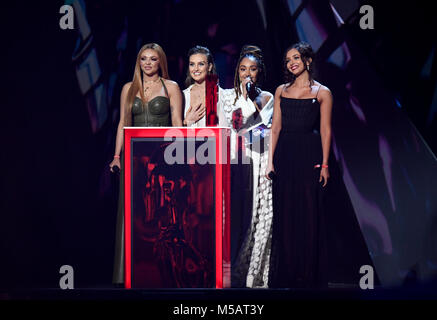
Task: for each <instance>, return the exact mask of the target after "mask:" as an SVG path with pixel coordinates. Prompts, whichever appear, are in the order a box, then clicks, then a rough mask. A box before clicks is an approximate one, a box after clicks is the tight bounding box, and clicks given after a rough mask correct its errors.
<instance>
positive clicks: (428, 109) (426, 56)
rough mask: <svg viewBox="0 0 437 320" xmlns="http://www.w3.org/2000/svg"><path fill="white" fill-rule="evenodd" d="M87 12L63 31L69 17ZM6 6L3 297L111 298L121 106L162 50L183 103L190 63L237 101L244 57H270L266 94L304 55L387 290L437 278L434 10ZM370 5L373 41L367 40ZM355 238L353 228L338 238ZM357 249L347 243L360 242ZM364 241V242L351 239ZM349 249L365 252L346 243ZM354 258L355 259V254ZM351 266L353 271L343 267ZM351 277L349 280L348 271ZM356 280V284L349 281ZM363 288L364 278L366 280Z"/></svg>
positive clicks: (327, 5)
mask: <svg viewBox="0 0 437 320" xmlns="http://www.w3.org/2000/svg"><path fill="white" fill-rule="evenodd" d="M65 3H67V4H69V3H71V4H73V5H74V8H75V16H76V20H75V29H74V30H62V29H61V28H60V26H59V20H60V18H61V17H62V14H60V13H59V8H60V7H61V6H62V5H63V4H65ZM65 3H64V1H51V2H46V1H38V2H37V1H33V2H28V3H24V2H22V1H19V2H12V1H11V2H2V4H1V6H2V8H1V10H0V12H1V19H0V23H1V30H2V37H1V41H2V50H1V62H2V66H1V69H2V72H1V74H2V103H1V104H2V109H1V110H2V117H1V119H2V120H3V121H2V125H1V126H0V130H1V131H2V132H1V138H2V142H1V147H2V151H1V163H2V166H1V168H2V173H1V177H2V178H1V198H2V199H1V204H0V205H1V208H0V212H1V216H0V219H1V222H0V238H1V241H0V244H1V247H0V250H1V251H0V254H1V260H0V292H4V294H3V296H5V297H7V296H8V294H9V293H10V292H12V291H13V290H16V289H23V288H59V278H60V274H59V268H60V267H61V266H62V265H71V266H73V268H74V270H75V287H76V288H91V287H110V286H111V277H112V266H113V252H114V250H113V248H114V238H115V219H116V208H117V193H118V179H117V177H116V176H114V175H111V174H110V173H109V170H108V164H109V162H110V161H111V159H112V156H113V152H114V140H115V133H116V127H117V123H118V119H119V109H118V108H119V97H120V91H121V87H122V85H123V84H124V83H126V82H128V81H131V79H132V76H133V69H134V63H135V58H136V54H137V52H138V49H139V48H140V47H141V46H142V45H143V44H145V43H149V42H157V43H159V44H160V45H161V46H162V47H163V48H164V50H165V52H166V54H167V58H168V63H169V71H170V76H171V78H172V79H173V80H175V81H177V82H178V83H179V86H180V87H181V89H184V84H183V80H184V79H185V73H186V60H187V59H186V53H187V51H188V49H189V48H191V47H192V46H194V45H196V44H200V45H204V46H207V47H209V48H210V49H211V50H212V52H213V53H214V56H215V59H216V63H217V68H218V71H219V77H220V85H221V86H222V87H224V88H230V87H231V86H232V81H233V73H234V70H235V62H236V59H237V57H238V53H239V50H240V48H241V47H242V46H243V45H244V44H256V45H259V46H260V47H261V48H262V49H263V51H264V53H265V57H266V67H267V79H266V81H265V84H264V86H263V88H264V89H265V90H268V91H270V92H274V90H275V88H276V86H278V85H279V84H281V83H282V81H283V79H282V57H283V54H284V51H285V49H286V48H287V47H288V46H289V45H290V44H292V43H294V42H297V41H299V40H306V41H308V42H310V44H311V45H312V46H313V47H314V49H315V50H316V51H317V54H318V61H317V62H318V77H317V78H316V79H318V80H320V81H321V82H322V83H324V84H326V85H327V86H328V87H329V88H330V89H331V90H332V92H333V95H334V101H335V102H334V114H333V130H334V145H333V152H334V154H335V158H336V159H337V161H338V164H339V170H340V171H339V176H341V177H343V179H344V187H345V189H347V194H348V197H349V198H348V199H345V203H344V207H345V211H348V210H349V211H352V212H354V214H355V217H356V219H357V221H358V223H359V225H360V230H361V232H362V234H363V237H364V240H365V242H366V246H367V248H368V251H369V254H370V256H371V258H372V261H373V263H374V265H375V268H376V272H377V274H378V277H379V278H380V280H381V283H382V284H384V285H389V286H391V285H395V286H399V285H402V284H405V282H406V281H407V280H408V279H413V281H414V280H415V279H418V280H426V281H428V280H430V279H433V278H434V277H435V274H436V270H437V259H436V255H437V253H436V252H437V250H436V249H437V241H436V238H435V235H436V234H437V204H436V199H437V194H436V192H437V185H436V182H435V181H436V178H437V170H436V169H437V165H436V163H437V162H436V158H435V156H434V154H435V153H436V152H437V134H436V133H437V130H436V127H437V120H436V119H437V117H436V114H437V61H436V41H435V39H436V38H435V36H434V32H435V30H436V19H435V14H434V11H433V10H431V7H430V6H431V5H430V4H428V3H426V4H425V3H421V4H420V5H418V4H417V5H415V4H409V5H408V6H406V5H403V4H401V3H400V2H397V1H348V0H337V1H331V2H328V1H323V0H320V1H293V0H289V1H285V0H272V1H228V0H222V1H194V0H193V1H188V0H172V1H171V0H168V1H115V0H106V1H103V0H96V1H66V2H65ZM363 4H370V5H371V6H372V7H373V9H374V13H375V29H373V30H362V29H360V27H359V19H360V14H359V8H360V6H361V5H363ZM336 227H337V228H338V229H339V232H341V233H343V234H344V235H348V226H347V225H346V226H341V225H336ZM348 236H349V235H348ZM350 236H352V237H353V236H356V235H350ZM336 246H337V248H339V249H344V250H346V251H345V252H353V248H351V247H348V246H347V244H346V243H344V242H341V243H337V244H336ZM345 256H347V254H345ZM345 260H347V258H345ZM348 272H351V271H348ZM353 272H355V271H353ZM356 272H358V271H356Z"/></svg>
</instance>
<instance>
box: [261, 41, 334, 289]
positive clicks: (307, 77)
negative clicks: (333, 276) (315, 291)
mask: <svg viewBox="0 0 437 320" xmlns="http://www.w3.org/2000/svg"><path fill="white" fill-rule="evenodd" d="M313 61H314V52H313V50H312V48H311V46H310V45H309V44H307V43H304V42H300V43H297V44H295V45H293V46H291V47H290V48H289V49H288V50H287V51H286V54H285V61H284V66H285V74H286V81H287V83H285V84H282V85H280V86H279V87H278V88H277V89H276V93H275V100H274V101H275V104H274V111H273V123H272V129H271V134H270V153H269V162H268V167H267V171H266V173H267V174H269V173H271V172H273V173H274V174H270V177H274V178H273V212H274V213H273V236H272V256H271V267H270V276H269V287H271V288H296V287H307V288H308V287H313V288H314V287H324V286H326V285H327V277H326V273H327V250H326V230H325V229H326V223H325V221H324V219H325V217H324V212H323V193H324V188H325V186H326V184H327V182H328V179H329V169H328V158H329V151H330V146H331V112H332V95H331V92H330V90H329V89H328V88H327V87H325V86H323V85H322V84H320V83H319V82H317V81H315V80H314V79H313V76H312V73H313V72H312V71H313Z"/></svg>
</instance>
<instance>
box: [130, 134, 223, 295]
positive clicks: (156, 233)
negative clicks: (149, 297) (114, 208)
mask: <svg viewBox="0 0 437 320" xmlns="http://www.w3.org/2000/svg"><path fill="white" fill-rule="evenodd" d="M227 135H229V132H228V130H227V129H220V128H203V129H202V128H196V129H188V128H125V253H126V254H125V255H126V256H125V261H126V265H125V286H126V287H127V288H131V287H132V288H222V287H223V283H224V282H225V283H227V282H229V281H228V280H226V279H225V280H224V277H225V278H226V277H228V272H226V271H225V272H223V270H224V268H225V269H226V266H227V265H228V263H227V261H226V260H227V257H228V256H229V255H228V252H227V251H228V250H229V248H228V247H229V245H228V241H227V240H226V238H227V237H228V236H229V231H228V230H227V229H228V228H227V227H226V226H227V225H228V224H227V223H223V222H224V217H225V211H226V208H227V207H228V205H227V203H226V199H229V197H228V193H229V187H228V184H229V183H228V181H229V176H228V171H229V162H228V161H226V160H227V154H229V152H227V150H226V148H229V146H228V143H227V139H226V136H227ZM223 147H224V148H225V149H223ZM228 215H229V213H228ZM223 259H225V261H223Z"/></svg>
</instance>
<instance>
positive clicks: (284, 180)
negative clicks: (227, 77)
mask: <svg viewBox="0 0 437 320" xmlns="http://www.w3.org/2000/svg"><path fill="white" fill-rule="evenodd" d="M263 60H264V59H263V54H262V52H261V49H260V48H258V47H256V46H245V47H243V49H242V50H241V53H240V56H239V59H238V62H237V66H236V70H235V78H234V88H232V89H222V88H219V90H218V93H219V94H218V104H217V117H218V125H219V126H225V127H230V128H231V163H235V164H233V165H232V166H231V171H232V174H231V210H232V218H231V255H232V261H231V262H232V287H264V288H267V287H315V286H325V285H326V277H325V274H326V272H324V271H325V270H327V268H326V255H327V253H326V247H325V243H326V241H325V236H326V233H325V222H324V220H325V217H324V214H323V188H324V187H325V186H326V183H327V181H328V179H329V169H328V158H329V150H330V145H331V111H332V96H331V93H330V91H329V89H328V88H326V87H325V86H323V85H322V84H320V83H319V82H317V81H315V80H314V79H313V61H314V53H313V51H312V49H311V47H310V46H309V45H308V44H306V43H298V44H295V45H294V46H292V47H290V48H289V49H288V50H287V51H286V53H285V59H284V67H285V73H286V74H285V77H286V83H285V84H282V85H280V86H279V87H278V88H277V90H276V93H275V96H273V95H272V94H271V93H269V92H267V91H263V90H261V88H260V85H261V83H262V80H263V78H264V77H265V66H264V62H263ZM211 74H216V70H215V64H214V60H213V57H212V54H211V52H210V51H209V50H208V49H207V48H205V47H201V46H196V47H194V48H192V49H190V51H189V53H188V70H187V79H186V85H187V88H186V89H185V90H184V91H183V95H182V94H181V91H180V90H179V87H178V85H177V84H176V83H175V82H173V81H171V80H169V77H168V72H167V62H166V57H165V53H164V52H163V50H162V48H161V47H160V46H159V45H157V44H148V45H145V46H144V47H143V48H141V50H140V52H139V53H138V57H137V63H136V67H135V73H134V78H133V81H132V82H129V83H127V84H126V85H125V86H124V87H123V90H122V93H121V101H120V123H119V126H118V130H117V138H116V146H115V155H114V160H113V161H112V162H111V164H110V168H111V171H112V170H113V168H114V166H116V167H118V168H120V169H122V166H121V163H120V156H121V155H122V154H121V150H122V144H123V138H122V137H123V126H132V125H133V126H182V125H184V126H190V127H204V126H205V125H206V110H205V101H206V97H205V95H206V90H205V83H206V79H207V76H208V75H211ZM183 103H184V104H185V105H184V108H183V109H182V105H183ZM182 115H183V117H182ZM122 180H123V179H121V186H120V198H119V212H118V218H117V242H116V243H117V245H116V258H115V269H114V279H113V282H114V283H122V282H123V277H122V276H123V216H124V214H123V185H122V184H123V183H122Z"/></svg>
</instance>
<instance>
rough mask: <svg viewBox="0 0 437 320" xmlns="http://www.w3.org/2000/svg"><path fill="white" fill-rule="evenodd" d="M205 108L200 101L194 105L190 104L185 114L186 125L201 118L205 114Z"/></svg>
mask: <svg viewBox="0 0 437 320" xmlns="http://www.w3.org/2000/svg"><path fill="white" fill-rule="evenodd" d="M205 112H206V108H205V107H204V106H202V103H199V105H197V106H196V107H193V106H190V108H189V109H188V111H187V114H186V115H185V123H186V125H187V126H190V125H192V124H193V123H196V122H197V121H199V120H200V119H202V118H203V116H204V115H205Z"/></svg>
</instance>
